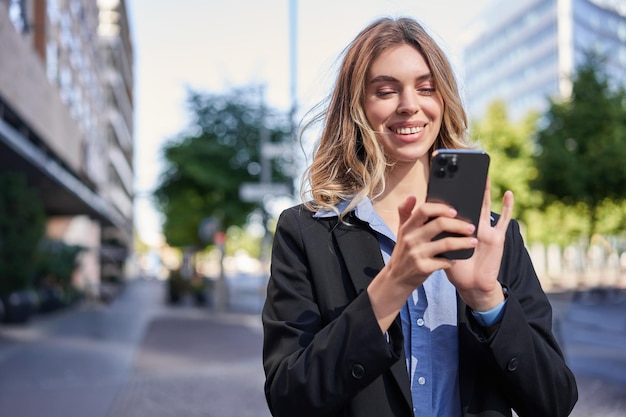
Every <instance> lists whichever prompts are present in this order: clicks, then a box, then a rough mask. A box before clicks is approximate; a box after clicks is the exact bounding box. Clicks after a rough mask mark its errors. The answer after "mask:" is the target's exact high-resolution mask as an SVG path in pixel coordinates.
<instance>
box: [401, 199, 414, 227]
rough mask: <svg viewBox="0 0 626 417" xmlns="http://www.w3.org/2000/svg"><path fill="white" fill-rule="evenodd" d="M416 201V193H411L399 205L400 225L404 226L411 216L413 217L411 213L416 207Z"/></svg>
mask: <svg viewBox="0 0 626 417" xmlns="http://www.w3.org/2000/svg"><path fill="white" fill-rule="evenodd" d="M415 203H417V198H416V197H415V196H414V195H410V196H408V197H407V198H406V200H404V202H403V203H402V204H400V205H399V206H398V214H399V216H400V226H402V225H403V224H404V223H405V222H406V221H407V220H408V219H409V217H411V213H412V212H413V209H414V208H415Z"/></svg>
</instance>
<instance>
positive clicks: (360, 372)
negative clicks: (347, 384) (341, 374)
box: [352, 364, 365, 379]
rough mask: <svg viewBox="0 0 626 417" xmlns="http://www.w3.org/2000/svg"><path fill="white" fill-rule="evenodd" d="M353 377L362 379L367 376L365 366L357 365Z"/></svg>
mask: <svg viewBox="0 0 626 417" xmlns="http://www.w3.org/2000/svg"><path fill="white" fill-rule="evenodd" d="M352 376H353V377H355V378H356V379H361V378H363V377H364V376H365V368H364V367H363V365H359V364H356V365H354V366H353V367H352Z"/></svg>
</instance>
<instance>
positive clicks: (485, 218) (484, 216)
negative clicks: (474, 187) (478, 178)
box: [480, 177, 491, 224]
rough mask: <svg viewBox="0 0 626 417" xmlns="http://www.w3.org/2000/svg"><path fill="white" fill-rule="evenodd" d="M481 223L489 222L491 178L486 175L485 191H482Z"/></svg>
mask: <svg viewBox="0 0 626 417" xmlns="http://www.w3.org/2000/svg"><path fill="white" fill-rule="evenodd" d="M480 221H481V223H484V222H486V223H487V224H491V178H489V177H487V182H486V183H485V192H484V193H483V205H482V208H481V211H480Z"/></svg>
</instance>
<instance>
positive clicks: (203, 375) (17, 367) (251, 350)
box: [0, 280, 270, 417]
mask: <svg viewBox="0 0 626 417" xmlns="http://www.w3.org/2000/svg"><path fill="white" fill-rule="evenodd" d="M260 358H261V325H260V318H259V316H258V315H252V314H234V313H224V314H216V313H214V312H211V311H210V310H208V309H203V308H197V307H191V306H180V307H170V306H167V305H165V304H164V292H163V283H162V282H159V281H143V280H140V281H135V282H132V283H130V284H129V285H128V286H127V288H126V290H125V291H124V292H123V293H122V294H121V295H120V296H119V298H118V299H116V300H115V302H114V303H112V304H111V305H110V306H104V305H93V304H92V305H90V304H82V305H80V306H78V307H77V308H75V309H72V310H67V311H63V312H59V313H55V314H52V315H48V316H40V317H36V318H35V319H33V320H32V322H30V323H29V324H28V325H26V326H3V325H0V414H1V415H7V416H11V417H39V416H63V417H144V416H145V417H159V416H164V417H165V416H185V417H194V416H207V417H220V416H223V417H226V416H232V415H233V412H234V413H235V414H236V415H237V416H242V417H247V416H249V417H268V416H269V415H270V414H269V411H267V406H266V405H265V398H264V396H263V380H264V377H263V370H262V367H261V359H260Z"/></svg>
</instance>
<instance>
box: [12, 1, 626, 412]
mask: <svg viewBox="0 0 626 417" xmlns="http://www.w3.org/2000/svg"><path fill="white" fill-rule="evenodd" d="M381 16H411V17H414V18H416V19H418V20H419V21H420V22H422V23H423V24H424V26H425V27H426V28H427V30H428V31H429V32H430V33H431V34H432V36H433V37H434V38H435V39H436V40H437V41H438V42H439V43H440V45H441V46H442V47H443V48H444V50H445V51H446V53H447V54H448V56H449V57H450V59H451V61H452V63H453V65H454V69H455V73H456V75H457V79H458V82H459V86H460V89H461V94H462V96H463V99H464V102H465V104H466V110H467V112H468V116H469V118H470V133H471V137H472V139H473V140H475V141H476V142H477V143H478V144H479V145H480V146H481V147H482V148H484V149H485V150H487V151H488V152H489V153H490V155H491V170H490V176H491V180H492V189H493V191H492V194H493V196H494V208H495V211H498V208H499V207H500V199H501V195H502V194H503V192H504V191H505V190H507V189H511V190H513V191H514V193H515V195H516V208H515V210H516V211H515V213H514V214H515V217H516V218H517V219H518V220H519V221H520V223H521V225H522V227H523V232H524V237H525V239H526V243H527V247H528V250H529V253H530V255H531V257H532V259H533V263H534V265H535V268H536V271H537V274H538V276H539V279H540V280H541V284H542V285H543V287H544V289H545V291H546V292H547V293H548V294H549V297H550V300H551V302H552V305H553V308H554V328H555V333H556V334H557V337H558V338H559V340H560V342H561V344H562V346H563V349H564V351H565V354H566V358H567V360H568V362H569V364H570V366H571V367H572V369H573V370H574V371H575V373H576V375H577V377H578V381H579V385H580V390H581V400H580V402H579V404H578V406H577V407H576V409H575V410H574V413H573V414H572V415H577V416H595V415H597V416H600V415H602V416H623V415H626V412H625V411H624V410H626V400H624V398H625V397H626V396H625V395H624V394H625V393H626V377H625V375H626V354H625V353H624V351H625V349H624V348H625V347H626V91H625V87H624V86H625V85H626V3H625V2H624V1H623V0H523V1H517V2H499V1H491V0H476V1H472V2H465V1H460V0H443V1H439V2H436V4H433V2H427V1H422V0H413V1H407V0H404V1H403V0H395V1H392V0H378V1H375V0H364V1H356V0H354V1H352V0H350V1H344V2H336V1H335V2H331V1H329V0H318V1H315V2H306V1H297V0H280V1H279V0H270V1H267V2H263V3H260V2H257V1H253V0H240V1H237V2H214V1H206V0H204V1H202V0H180V1H177V2H160V1H159V2H154V1H148V0H134V1H131V0H129V1H124V0H97V1H96V0H0V414H1V415H5V414H6V415H11V416H39V415H44V412H45V413H46V414H45V415H64V416H111V417H113V416H143V415H146V416H147V415H150V416H160V415H163V416H169V415H186V416H195V415H198V416H230V415H238V416H267V415H269V411H267V407H266V405H265V402H264V401H265V400H264V397H263V380H264V377H263V371H262V368H261V359H260V355H261V338H262V334H261V325H260V318H259V312H260V309H261V307H262V304H263V301H264V296H265V285H266V283H267V279H268V271H269V265H268V259H269V251H270V245H271V240H272V233H273V230H274V225H275V221H276V219H277V216H278V214H279V213H280V211H281V210H282V209H284V208H286V207H288V206H290V205H293V204H297V203H299V202H300V201H301V199H302V197H301V195H300V178H301V174H302V172H303V169H304V168H305V167H306V165H307V163H308V161H309V160H310V157H311V153H312V151H313V149H314V145H315V141H316V139H317V138H316V130H315V129H311V130H310V131H308V132H307V133H306V134H305V135H303V136H301V135H300V128H301V126H302V123H303V122H306V121H307V120H310V118H311V116H310V113H309V110H311V109H312V108H313V107H314V106H316V105H317V104H318V103H320V102H322V101H323V100H324V99H325V97H326V95H327V94H328V93H329V91H330V88H331V86H332V83H333V80H334V76H335V71H336V69H337V65H338V57H339V56H340V54H341V52H342V50H343V49H344V48H345V46H346V45H347V44H348V43H349V42H350V41H351V40H352V38H353V37H354V36H355V35H356V34H357V33H358V31H359V30H360V29H362V28H363V27H365V26H366V25H367V24H368V23H370V22H371V21H372V20H374V19H375V18H377V17H381ZM305 198H306V196H305ZM44 410H48V411H44Z"/></svg>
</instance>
